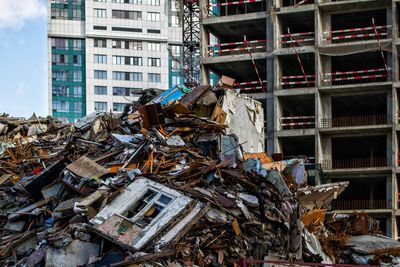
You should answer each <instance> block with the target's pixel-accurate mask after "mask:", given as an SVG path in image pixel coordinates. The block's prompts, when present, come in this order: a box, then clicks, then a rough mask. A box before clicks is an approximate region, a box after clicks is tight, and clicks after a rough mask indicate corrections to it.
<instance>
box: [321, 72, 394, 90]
mask: <svg viewBox="0 0 400 267" xmlns="http://www.w3.org/2000/svg"><path fill="white" fill-rule="evenodd" d="M391 80H392V73H391V69H390V68H388V69H386V68H374V69H364V70H354V71H336V72H328V73H323V74H322V77H321V83H322V86H340V85H349V84H350V85H351V84H363V83H380V82H387V81H391Z"/></svg>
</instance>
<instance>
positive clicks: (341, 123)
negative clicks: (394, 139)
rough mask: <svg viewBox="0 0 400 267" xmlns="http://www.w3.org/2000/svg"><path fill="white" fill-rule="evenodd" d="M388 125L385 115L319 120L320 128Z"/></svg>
mask: <svg viewBox="0 0 400 267" xmlns="http://www.w3.org/2000/svg"><path fill="white" fill-rule="evenodd" d="M382 124H389V121H388V116H387V115H386V114H375V115H356V116H340V117H333V118H323V119H321V128H331V127H351V126H366V125H382Z"/></svg>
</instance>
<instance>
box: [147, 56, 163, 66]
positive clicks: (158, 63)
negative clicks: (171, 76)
mask: <svg viewBox="0 0 400 267" xmlns="http://www.w3.org/2000/svg"><path fill="white" fill-rule="evenodd" d="M147 64H148V65H149V67H161V59H160V58H155V57H149V58H148V59H147Z"/></svg>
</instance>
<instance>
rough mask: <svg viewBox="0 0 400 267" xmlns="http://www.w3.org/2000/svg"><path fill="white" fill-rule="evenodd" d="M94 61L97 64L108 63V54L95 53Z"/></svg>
mask: <svg viewBox="0 0 400 267" xmlns="http://www.w3.org/2000/svg"><path fill="white" fill-rule="evenodd" d="M94 63H97V64H107V55H99V54H95V55H94Z"/></svg>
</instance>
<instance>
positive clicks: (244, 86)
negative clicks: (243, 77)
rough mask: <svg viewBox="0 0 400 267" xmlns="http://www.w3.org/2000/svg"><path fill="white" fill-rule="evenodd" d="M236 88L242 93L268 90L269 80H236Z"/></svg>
mask: <svg viewBox="0 0 400 267" xmlns="http://www.w3.org/2000/svg"><path fill="white" fill-rule="evenodd" d="M233 86H234V89H236V90H239V91H240V92H242V93H256V92H266V91H267V81H266V80H263V81H258V80H257V81H247V82H235V83H234V85H233Z"/></svg>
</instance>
